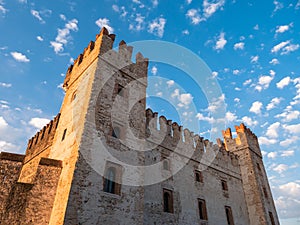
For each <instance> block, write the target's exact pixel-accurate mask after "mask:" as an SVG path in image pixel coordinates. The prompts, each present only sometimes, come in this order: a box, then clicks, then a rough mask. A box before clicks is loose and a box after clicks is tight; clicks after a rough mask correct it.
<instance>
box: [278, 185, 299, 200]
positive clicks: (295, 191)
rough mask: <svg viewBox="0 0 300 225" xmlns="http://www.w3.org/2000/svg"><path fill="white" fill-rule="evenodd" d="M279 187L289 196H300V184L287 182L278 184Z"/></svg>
mask: <svg viewBox="0 0 300 225" xmlns="http://www.w3.org/2000/svg"><path fill="white" fill-rule="evenodd" d="M279 189H281V190H282V191H283V192H284V193H286V194H287V195H289V196H291V197H296V198H299V196H300V184H298V183H295V182H289V183H287V184H283V185H281V186H279Z"/></svg>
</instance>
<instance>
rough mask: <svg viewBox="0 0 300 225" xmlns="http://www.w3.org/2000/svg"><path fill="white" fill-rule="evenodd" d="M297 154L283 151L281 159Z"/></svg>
mask: <svg viewBox="0 0 300 225" xmlns="http://www.w3.org/2000/svg"><path fill="white" fill-rule="evenodd" d="M280 145H281V142H280ZM294 154H295V151H294V150H288V151H283V152H282V153H281V155H280V156H281V157H290V156H293V155H294Z"/></svg>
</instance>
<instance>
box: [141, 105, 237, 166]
mask: <svg viewBox="0 0 300 225" xmlns="http://www.w3.org/2000/svg"><path fill="white" fill-rule="evenodd" d="M146 137H147V141H148V142H152V143H155V144H158V145H161V146H163V147H166V148H168V149H174V147H176V148H178V149H180V151H182V152H179V153H180V154H181V153H182V154H185V153H186V152H187V149H189V150H192V151H194V154H193V158H194V159H195V160H196V161H201V159H205V158H207V159H209V158H210V157H211V156H212V155H215V156H216V158H215V160H217V161H216V162H215V163H216V164H218V165H221V164H222V165H223V166H224V165H225V164H226V163H229V164H232V165H233V166H235V167H236V166H238V163H237V160H238V156H237V155H235V154H234V153H232V152H229V151H226V149H225V145H224V143H223V142H222V141H221V140H220V139H217V144H216V143H213V142H212V141H209V140H207V139H204V138H203V137H201V136H200V135H199V134H194V132H192V131H190V130H189V129H187V128H185V129H183V127H182V126H180V125H178V123H176V122H172V120H168V119H166V117H165V116H160V117H158V113H157V112H153V111H152V110H151V109H147V110H146ZM204 163H205V162H204Z"/></svg>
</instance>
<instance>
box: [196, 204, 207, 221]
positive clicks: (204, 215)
mask: <svg viewBox="0 0 300 225" xmlns="http://www.w3.org/2000/svg"><path fill="white" fill-rule="evenodd" d="M198 208H199V217H200V220H207V211H206V203H205V200H204V199H199V200H198Z"/></svg>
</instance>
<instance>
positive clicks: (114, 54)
mask: <svg viewBox="0 0 300 225" xmlns="http://www.w3.org/2000/svg"><path fill="white" fill-rule="evenodd" d="M115 38H116V35H115V34H109V32H108V30H107V29H106V28H105V27H103V28H102V29H101V31H100V33H99V34H97V35H96V40H95V41H90V43H89V45H88V46H87V47H86V48H85V49H84V51H83V53H81V54H79V56H78V57H77V58H76V59H75V60H74V63H73V64H72V65H70V66H69V68H68V70H67V73H66V77H65V80H64V84H63V88H64V90H65V91H66V90H67V89H68V87H69V86H70V85H71V84H72V83H73V81H75V80H76V79H77V78H78V77H79V76H80V75H81V74H82V73H83V72H84V71H85V70H86V69H87V68H88V67H89V66H90V65H91V64H92V63H93V62H94V61H95V60H96V59H98V58H101V59H103V60H105V61H106V62H108V63H109V64H111V66H114V67H115V68H116V69H121V70H124V72H126V73H130V74H131V75H132V74H133V75H134V74H136V75H139V77H145V76H146V75H147V69H148V58H144V57H143V55H142V54H141V53H140V52H139V53H137V54H136V63H133V62H132V61H131V57H132V52H133V47H132V46H127V44H126V42H125V41H124V40H122V41H121V42H120V43H119V47H118V51H115V50H113V44H114V41H115ZM127 67H129V68H127ZM126 68H127V69H126ZM141 68H142V70H141ZM141 71H143V72H142V74H141Z"/></svg>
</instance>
